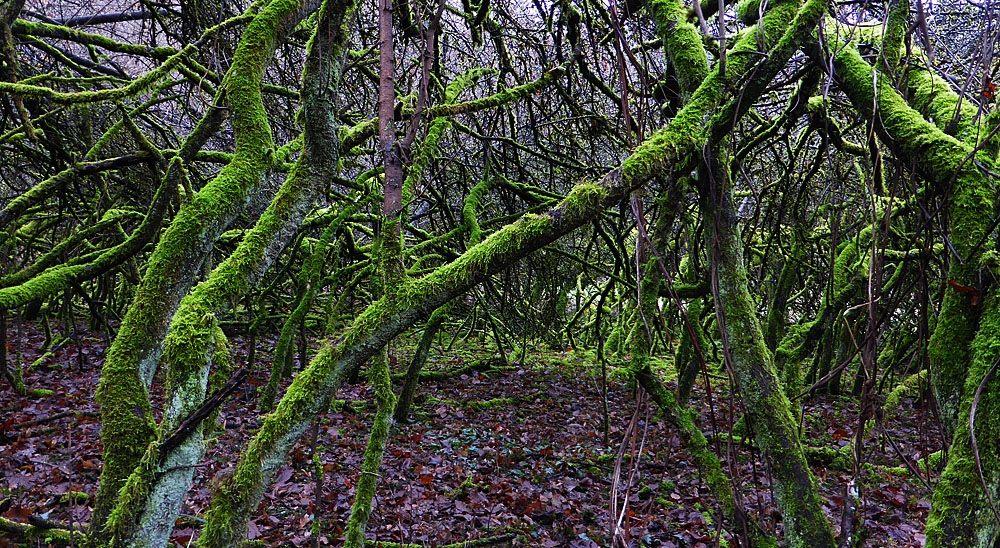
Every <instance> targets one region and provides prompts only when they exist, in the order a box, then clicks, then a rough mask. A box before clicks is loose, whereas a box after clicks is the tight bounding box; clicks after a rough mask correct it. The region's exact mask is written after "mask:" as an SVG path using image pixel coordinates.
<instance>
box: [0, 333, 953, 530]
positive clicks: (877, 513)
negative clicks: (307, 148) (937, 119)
mask: <svg viewBox="0 0 1000 548" xmlns="http://www.w3.org/2000/svg"><path fill="white" fill-rule="evenodd" d="M10 331H11V333H9V343H8V347H9V353H10V356H11V359H18V360H20V362H21V363H23V364H26V367H27V366H28V365H30V364H32V363H33V362H36V360H38V363H37V366H36V367H35V368H33V369H30V370H27V371H25V375H24V379H25V382H26V383H27V384H28V386H29V387H31V388H37V389H48V390H52V391H54V394H53V395H51V396H43V397H18V396H16V395H15V394H13V392H12V391H11V389H10V386H9V385H6V384H4V385H3V386H0V478H2V479H0V499H3V498H11V499H13V500H12V502H13V504H12V507H11V508H10V509H9V510H7V511H6V513H4V516H5V517H7V518H9V519H14V520H18V521H25V520H26V518H27V516H28V515H29V514H34V515H43V516H45V517H48V518H50V519H53V520H59V521H63V522H74V523H78V524H79V523H86V522H87V521H88V520H89V516H90V509H91V506H92V504H93V495H94V493H95V492H96V487H97V479H98V475H99V472H100V468H101V461H100V455H101V444H100V440H99V437H98V433H99V429H100V419H99V416H98V415H97V411H98V408H97V405H96V403H95V402H94V390H95V388H96V386H97V381H98V377H99V373H100V368H101V366H102V364H103V359H104V352H105V350H106V348H107V345H108V342H107V337H106V336H105V335H103V334H99V333H95V334H90V333H88V334H86V335H83V334H81V335H80V337H79V343H76V342H70V343H67V344H64V345H63V346H62V347H61V348H59V349H58V350H56V351H54V352H52V353H51V354H49V355H48V356H42V355H40V353H39V351H38V348H39V347H40V346H41V344H42V341H43V339H44V337H43V334H42V333H41V330H40V329H39V328H38V327H37V326H33V325H27V326H17V332H16V333H15V332H13V331H14V326H12V327H11V330H10ZM448 340H449V339H445V340H444V343H443V344H442V345H441V346H447V343H448ZM275 342H276V341H275V340H273V339H263V340H259V341H257V352H258V365H257V367H256V368H255V371H254V373H253V374H252V375H251V377H250V378H249V380H248V382H247V386H246V387H245V388H244V389H243V390H242V391H238V392H237V395H236V396H235V397H233V398H232V399H230V400H229V401H228V402H227V403H226V404H225V405H224V407H223V409H222V413H221V416H220V423H221V424H222V426H223V428H222V429H221V430H219V431H218V432H216V433H215V434H214V435H215V440H214V441H213V442H212V443H211V444H210V449H209V452H208V454H207V457H206V461H205V462H204V463H203V466H202V467H201V470H200V473H199V474H198V476H197V479H196V482H197V483H196V485H195V486H194V488H193V489H192V491H191V493H190V495H189V496H188V499H187V501H186V502H185V507H184V509H183V515H182V517H181V518H180V519H179V520H178V524H177V528H176V530H175V532H174V534H173V537H172V538H171V541H172V543H173V545H175V546H181V547H184V546H188V544H189V543H190V541H191V540H192V536H193V535H196V534H197V533H196V531H197V530H198V528H199V526H200V523H201V522H202V519H201V516H203V515H204V511H205V509H206V507H207V505H208V503H209V499H210V495H211V485H210V481H209V478H212V477H213V476H215V475H216V474H217V473H218V472H220V471H223V470H225V469H227V468H229V467H231V466H232V463H233V462H234V461H235V459H236V456H237V455H238V453H239V451H240V450H241V448H242V447H243V446H244V444H245V443H246V441H247V440H248V439H249V437H250V436H251V435H252V434H253V432H254V431H255V430H256V428H257V427H258V425H259V424H260V420H261V415H260V413H259V411H258V410H257V405H256V388H257V387H260V386H262V385H263V384H264V383H265V382H266V375H267V373H266V371H265V369H266V365H267V364H269V363H270V362H269V357H270V356H269V352H270V351H271V350H272V349H273V347H274V345H275ZM231 343H233V347H234V348H233V354H234V362H235V364H234V365H235V366H240V365H243V364H244V363H245V360H246V356H247V352H246V351H247V348H246V346H247V343H246V340H245V339H243V338H241V337H238V336H233V337H232V339H231ZM411 348H412V342H410V343H407V342H405V341H404V342H402V343H400V344H399V345H398V346H397V347H396V348H394V349H392V352H391V353H392V356H394V359H393V360H392V361H394V362H396V363H398V364H399V365H396V366H394V367H395V369H394V370H395V371H398V370H400V369H404V368H405V364H406V363H407V361H408V359H409V355H408V350H409V349H411ZM477 348H482V345H481V343H480V341H478V340H465V341H461V340H460V341H459V342H458V343H457V344H456V345H455V347H453V348H452V349H451V351H449V352H443V351H442V348H441V347H440V346H439V347H435V350H434V351H433V353H432V356H431V360H430V362H429V363H428V369H431V370H441V371H444V370H449V369H454V368H458V367H461V366H463V365H467V364H471V363H477V362H482V361H483V360H490V359H492V358H493V355H492V354H491V353H490V352H488V351H483V350H477ZM614 365H615V364H614V363H612V368H611V369H612V371H611V372H610V374H609V382H608V386H609V390H608V408H609V424H610V432H609V437H608V440H609V441H608V442H605V441H604V439H603V437H604V436H603V432H602V424H603V416H604V415H603V411H602V405H601V385H602V382H601V379H602V374H601V368H600V366H599V365H595V363H594V360H593V359H592V355H590V354H588V353H585V352H581V353H577V352H573V351H566V350H559V351H552V350H546V351H538V352H530V353H528V354H527V356H526V357H525V359H524V360H523V362H522V363H514V362H512V363H511V364H510V366H508V367H506V368H500V369H491V370H486V371H470V372H467V373H466V374H461V375H455V376H450V377H448V378H446V379H442V380H435V381H427V382H424V383H422V384H421V386H420V387H419V389H418V391H419V394H418V397H417V403H416V405H415V409H414V410H415V417H414V420H413V422H411V423H409V424H404V425H397V426H396V427H395V430H394V434H393V436H392V439H391V441H390V443H389V445H388V448H387V451H386V455H385V462H384V465H383V468H382V474H381V477H380V481H379V488H378V491H377V494H376V504H375V510H374V512H373V514H372V518H371V520H370V522H369V526H368V535H367V538H369V539H372V540H379V541H394V542H405V543H411V544H414V545H419V546H437V545H443V544H449V543H456V542H460V541H464V540H474V539H481V538H485V537H495V536H500V535H510V536H512V539H513V540H512V545H513V546H540V547H557V546H566V547H593V546H611V545H612V544H611V541H610V540H609V539H610V536H609V534H608V532H609V520H610V519H612V518H611V517H610V515H611V513H610V508H611V505H612V501H613V498H614V497H613V496H612V491H613V490H614V491H616V492H617V506H618V508H619V512H620V508H621V507H622V506H623V505H625V511H624V514H620V516H619V515H616V517H615V518H613V519H615V520H616V521H618V522H619V523H620V531H621V533H622V535H623V537H624V538H625V540H626V542H627V545H628V546H630V547H633V546H634V547H640V546H650V547H655V546H660V547H668V548H680V547H692V548H695V547H696V548H702V547H705V548H707V547H709V546H717V545H718V544H717V541H716V538H717V535H718V534H719V528H718V520H717V517H716V516H717V511H716V508H715V503H714V499H713V497H712V496H711V494H710V492H709V490H708V488H707V486H706V484H705V483H704V482H703V481H702V479H701V478H700V476H699V473H698V470H697V468H695V466H694V464H693V463H692V462H691V461H690V457H689V456H688V455H687V454H686V453H685V450H684V447H683V445H684V444H683V443H682V441H681V439H680V437H679V435H678V433H677V431H676V429H674V428H672V427H670V426H669V424H667V423H666V422H664V421H663V420H660V419H659V418H658V417H657V413H656V410H655V408H654V407H653V406H652V405H650V404H648V403H645V402H644V401H640V399H639V398H637V395H636V393H635V392H634V389H633V387H632V384H631V383H630V382H629V381H628V380H627V379H625V377H624V375H621V374H619V373H618V372H616V370H615V368H614ZM669 370H670V367H668V366H666V365H663V366H661V373H663V375H664V378H665V380H666V382H667V383H668V384H669V385H671V386H672V385H673V381H672V380H670V377H671V375H670V373H669ZM709 379H710V381H711V383H712V385H713V386H712V398H711V403H710V402H709V398H708V397H707V392H706V391H705V390H704V383H703V382H701V383H700V386H701V387H700V388H698V389H696V393H695V394H694V396H693V400H692V404H693V406H694V408H695V409H697V410H699V411H700V413H699V415H700V416H699V419H698V420H699V423H700V425H701V427H702V429H703V431H704V432H706V434H710V433H711V432H728V430H729V426H728V425H729V424H730V423H731V421H732V419H733V417H732V416H731V410H732V412H735V410H736V409H737V408H738V407H737V405H736V404H735V403H734V402H732V401H731V399H730V397H729V390H728V387H727V381H726V379H725V377H724V376H723V375H721V374H712V375H710V376H709ZM702 380H703V379H702ZM160 386H162V384H161V385H160ZM161 391H162V388H161ZM153 396H154V400H155V403H154V410H156V411H159V410H160V406H161V402H162V392H156V393H154V395H153ZM338 398H341V399H344V400H347V403H346V404H344V405H340V406H335V407H334V409H333V410H331V411H330V412H329V413H327V414H325V415H324V416H323V417H322V419H321V420H320V422H319V424H318V427H317V428H318V429H317V441H316V446H315V447H316V449H315V450H316V452H317V456H318V459H319V461H320V463H322V468H323V470H324V474H323V481H322V489H321V492H320V493H319V496H318V497H317V493H316V483H315V474H314V470H315V467H314V466H313V446H312V444H311V443H310V441H311V440H310V433H308V432H307V435H306V436H305V438H304V439H303V441H301V442H300V443H299V444H298V445H297V446H296V449H295V450H294V454H293V459H292V462H291V463H290V464H289V465H287V466H285V467H283V468H282V469H281V471H280V472H279V475H278V478H277V481H276V483H275V484H274V485H273V486H272V487H271V488H270V489H269V490H268V492H267V493H266V495H265V499H264V502H263V503H262V504H261V506H260V508H259V509H258V515H257V517H256V518H255V519H254V520H253V521H252V522H251V524H250V531H249V537H250V539H251V540H256V541H259V543H260V544H262V545H265V544H266V545H270V546H289V545H291V546H296V547H298V546H312V545H313V540H312V539H311V538H310V537H311V529H312V524H313V521H314V519H320V520H321V527H320V530H321V535H322V536H321V538H320V544H321V545H329V546H338V545H340V544H341V540H342V539H341V535H342V533H343V530H342V528H343V527H344V524H345V523H346V520H347V516H348V514H349V511H350V506H351V502H352V500H353V491H354V489H353V485H354V483H355V482H356V481H357V478H358V471H359V470H360V463H361V457H362V451H363V450H364V447H365V444H366V442H367V434H368V427H369V424H370V421H371V417H372V415H373V413H374V409H373V406H372V405H371V404H369V403H367V402H370V401H372V393H371V390H370V389H369V388H368V387H366V386H364V385H363V384H357V385H350V386H347V387H346V388H345V389H344V390H342V391H341V393H340V394H339V395H338ZM803 407H804V417H805V418H804V421H803V427H804V431H803V436H804V439H806V440H808V441H807V443H808V444H809V445H811V446H823V447H831V448H838V447H844V446H845V445H847V444H848V443H849V441H850V440H851V438H852V437H853V431H854V426H855V424H856V422H857V420H856V416H857V406H856V404H854V403H853V402H852V401H851V400H850V399H849V398H846V397H830V396H824V397H818V398H812V399H809V400H807V401H805V403H804V406H803ZM886 423H887V428H886V429H885V434H886V435H887V436H888V438H886V437H885V436H879V437H877V438H876V437H873V436H871V437H869V441H868V443H867V444H866V448H865V451H866V454H867V455H868V461H869V462H871V463H873V464H876V465H882V467H869V468H867V469H865V470H863V471H862V472H861V473H860V474H859V477H858V481H859V484H860V486H861V495H862V506H861V509H860V511H859V517H860V523H861V528H862V530H863V531H864V532H865V533H866V534H867V535H868V537H869V538H868V541H867V545H868V546H879V547H893V546H898V547H910V546H922V545H923V536H922V535H921V531H922V530H923V523H924V520H925V519H926V516H927V512H928V509H929V508H930V503H929V502H928V496H929V490H928V489H927V488H926V487H925V485H924V484H923V483H922V482H921V481H919V480H917V479H916V478H914V477H912V474H905V473H899V471H898V470H896V471H895V472H894V471H892V470H889V469H887V468H886V467H889V466H892V467H900V466H903V463H902V461H901V459H900V457H899V456H898V455H900V454H902V455H904V456H905V457H907V458H910V459H914V460H915V459H916V458H920V457H922V456H925V455H926V454H928V453H931V452H933V451H935V450H936V449H937V448H938V447H935V445H936V444H937V445H939V443H940V442H939V441H935V440H938V439H939V438H938V436H937V435H936V434H935V432H936V428H935V427H933V424H935V422H934V420H933V418H932V416H931V414H930V411H929V410H928V409H926V408H924V407H921V406H920V400H919V399H918V398H908V399H906V400H905V401H904V402H903V405H902V408H901V409H900V410H899V411H898V412H897V413H895V414H894V415H893V416H887V417H886ZM630 424H631V425H632V427H631V428H630ZM886 439H891V442H887V441H886ZM893 444H895V446H896V447H897V448H898V449H899V450H898V451H896V450H894V449H893V448H892V445H893ZM622 448H624V450H622ZM620 450H622V457H621V459H620V461H619V459H618V455H619V451H620ZM717 453H718V454H722V455H731V456H732V458H729V459H724V461H725V462H726V467H727V471H728V472H729V473H730V474H731V475H733V476H735V477H736V478H737V481H736V484H737V486H738V489H739V491H740V493H741V494H742V501H743V504H744V505H745V508H746V511H747V512H748V513H749V514H750V515H752V516H755V517H757V518H758V519H759V520H760V521H761V522H762V523H763V525H764V527H765V528H767V529H769V530H778V531H780V527H781V524H780V514H779V513H778V512H777V510H776V508H775V505H774V501H773V500H772V494H771V492H770V489H769V488H768V477H767V471H766V467H765V466H764V464H763V461H764V459H763V456H762V455H761V454H760V453H759V452H757V451H756V450H752V449H751V448H748V447H744V446H739V445H735V444H727V443H725V442H721V443H719V444H718V446H717ZM616 469H617V470H618V479H617V480H615V477H616V474H615V470H616ZM813 470H814V472H815V474H816V476H817V478H818V479H819V481H820V483H821V491H822V494H823V498H824V510H825V511H826V512H827V514H828V516H829V518H830V521H831V523H835V524H839V523H840V522H841V512H842V510H843V502H844V492H845V485H847V484H848V482H849V481H850V480H851V479H852V478H853V474H852V472H851V471H850V470H846V469H843V467H841V468H836V467H834V466H832V465H831V466H815V467H814V468H813ZM928 475H929V476H930V479H929V480H927V479H925V481H929V482H930V483H931V484H933V482H934V481H936V478H937V472H936V471H930V473H928V472H927V471H924V476H925V478H926V476H928ZM907 476H909V477H907ZM70 492H77V493H86V495H87V496H84V495H76V496H69V497H68V496H66V494H67V493H70ZM626 501H627V504H626ZM834 527H835V529H837V530H839V526H838V525H835V526H834ZM727 538H728V537H727V533H725V532H722V541H723V542H722V545H723V546H725V545H726V544H727V543H726V539H727ZM15 544H16V541H14V540H10V539H7V538H3V536H2V535H0V548H6V547H7V546H13V545H15ZM619 546H620V545H619Z"/></svg>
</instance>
